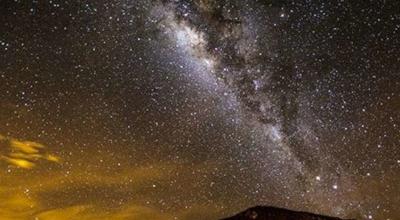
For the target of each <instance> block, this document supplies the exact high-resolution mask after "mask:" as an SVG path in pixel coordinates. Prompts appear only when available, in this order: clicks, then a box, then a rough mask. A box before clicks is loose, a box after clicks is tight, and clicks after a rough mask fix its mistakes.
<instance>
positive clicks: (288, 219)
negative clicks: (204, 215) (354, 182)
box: [221, 206, 344, 220]
mask: <svg viewBox="0 0 400 220" xmlns="http://www.w3.org/2000/svg"><path fill="white" fill-rule="evenodd" d="M221 220H344V219H340V218H335V217H329V216H323V215H317V214H312V213H308V212H298V211H292V210H288V209H283V208H276V207H268V206H256V207H253V208H249V209H247V210H245V211H243V212H241V213H239V214H237V215H235V216H232V217H230V218H225V219H221Z"/></svg>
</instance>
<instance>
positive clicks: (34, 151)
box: [0, 134, 60, 169]
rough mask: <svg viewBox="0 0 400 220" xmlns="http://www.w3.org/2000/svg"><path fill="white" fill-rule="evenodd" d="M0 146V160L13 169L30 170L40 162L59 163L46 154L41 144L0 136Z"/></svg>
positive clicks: (58, 159) (54, 157)
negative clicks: (13, 167)
mask: <svg viewBox="0 0 400 220" xmlns="http://www.w3.org/2000/svg"><path fill="white" fill-rule="evenodd" d="M0 144H1V145H0V146H1V147H2V149H1V151H0V152H1V153H0V159H2V160H3V161H5V162H7V163H8V164H9V165H12V166H15V167H19V168H23V169H32V168H34V167H35V166H36V165H37V164H38V163H39V162H40V161H49V162H53V163H59V162H60V158H59V157H58V156H56V155H53V154H50V153H47V152H46V151H45V149H46V147H45V146H44V145H43V144H41V143H37V142H33V141H23V140H18V139H15V138H8V137H6V136H3V135H1V134H0Z"/></svg>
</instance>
